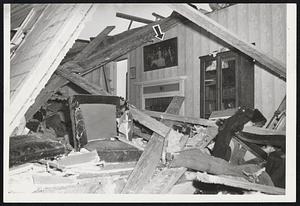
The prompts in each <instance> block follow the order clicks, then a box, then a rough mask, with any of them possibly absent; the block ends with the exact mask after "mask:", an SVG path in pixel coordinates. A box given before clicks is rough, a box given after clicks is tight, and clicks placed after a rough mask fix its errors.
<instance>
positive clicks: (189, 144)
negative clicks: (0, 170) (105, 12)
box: [8, 4, 287, 195]
mask: <svg viewBox="0 0 300 206" xmlns="http://www.w3.org/2000/svg"><path fill="white" fill-rule="evenodd" d="M169 6H170V8H171V9H173V10H174V11H173V12H172V14H171V15H170V16H169V17H162V16H160V15H157V14H155V15H154V16H155V17H156V20H155V21H152V20H147V19H143V18H141V17H134V16H130V15H125V14H120V13H117V14H116V16H117V17H120V16H123V17H124V18H127V19H129V20H130V21H131V22H130V23H129V27H128V30H127V31H124V32H121V33H119V34H115V35H111V34H110V32H111V31H112V30H114V29H115V26H106V27H105V29H104V30H103V31H101V32H100V33H99V34H98V35H96V36H94V37H90V39H89V40H82V39H78V34H79V33H80V31H81V30H82V29H84V24H85V21H87V19H88V16H89V15H90V13H91V11H92V10H93V7H94V5H93V4H85V5H84V6H83V5H80V4H70V5H58V4H52V5H43V4H41V5H14V6H12V7H11V25H12V28H11V38H10V40H11V48H10V55H11V56H10V58H11V59H10V70H11V72H10V89H11V90H10V100H11V103H10V108H9V112H10V115H11V116H10V119H9V124H8V125H9V136H10V138H9V164H8V165H9V178H10V181H11V182H10V185H9V191H10V192H11V193H15V192H24V191H23V190H22V188H19V187H18V184H23V183H24V182H23V183H22V181H27V180H28V178H29V179H30V181H29V183H28V182H27V183H26V184H30V186H31V187H30V188H29V189H28V191H26V192H29V193H30V192H35V193H98V194H99V193H101V194H104V193H106V194H107V193H114V194H167V193H169V194H210V193H211V194H217V193H218V192H220V191H221V192H223V193H230V194H251V192H259V193H265V194H277V195H284V194H285V187H286V185H285V184H286V182H285V178H286V175H285V174H286V172H285V150H286V148H285V147H286V133H285V117H286V114H285V111H286V102H285V100H286V98H285V96H286V91H285V89H286V66H285V64H286V55H285V54H286V52H287V51H286V38H287V37H286V13H287V6H286V5H285V4H233V5H231V4H230V5H227V6H226V7H224V8H222V7H220V8H219V7H218V9H216V10H214V11H212V12H205V11H203V10H201V9H199V10H197V9H195V7H191V6H189V5H185V4H182V5H179V4H178V5H176V4H174V5H169ZM132 21H139V22H143V23H144V24H145V25H144V26H141V27H137V28H133V29H130V26H131V24H132ZM155 27H156V29H155ZM157 28H159V29H160V30H161V32H162V35H161V36H159V34H158V30H157ZM36 39H37V40H39V41H35V40H36ZM122 61H123V63H124V62H125V64H126V65H125V68H127V69H126V70H127V74H126V76H123V77H122V78H123V80H125V83H124V82H123V87H125V88H122V89H123V91H126V94H125V95H123V97H120V95H118V94H119V93H118V89H119V88H118V85H119V76H120V73H119V70H120V67H119V66H120V64H119V63H120V62H122ZM122 67H124V64H123V65H122ZM20 180H22V181H20ZM19 181H20V182H19ZM24 184H25V183H24ZM220 185H222V186H220Z"/></svg>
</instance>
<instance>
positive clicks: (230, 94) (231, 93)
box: [221, 59, 236, 110]
mask: <svg viewBox="0 0 300 206" xmlns="http://www.w3.org/2000/svg"><path fill="white" fill-rule="evenodd" d="M221 62H222V89H223V90H222V110H224V109H229V108H235V107H236V105H235V102H236V101H235V100H236V97H235V94H236V90H235V85H236V82H235V59H223V60H222V61H221Z"/></svg>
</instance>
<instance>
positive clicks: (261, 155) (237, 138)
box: [233, 133, 268, 161]
mask: <svg viewBox="0 0 300 206" xmlns="http://www.w3.org/2000/svg"><path fill="white" fill-rule="evenodd" d="M233 140H234V141H237V142H238V143H239V144H240V145H241V146H242V147H244V148H245V149H247V150H248V151H249V152H251V153H252V154H254V155H255V156H256V157H257V158H259V159H260V160H261V161H266V160H267V157H268V154H267V153H266V152H265V151H263V150H262V149H261V148H260V147H259V146H257V145H256V144H253V143H251V142H245V141H244V140H242V135H241V134H239V133H236V134H235V136H233Z"/></svg>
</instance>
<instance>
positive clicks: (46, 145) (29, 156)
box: [9, 135, 65, 167]
mask: <svg viewBox="0 0 300 206" xmlns="http://www.w3.org/2000/svg"><path fill="white" fill-rule="evenodd" d="M63 153H65V147H64V145H63V144H61V143H59V142H57V141H53V140H50V139H44V138H40V137H37V136H34V135H20V136H12V137H10V140H9V166H10V167H11V166H14V165H19V164H23V163H26V162H31V161H35V160H39V159H42V158H51V157H55V156H58V155H60V154H63Z"/></svg>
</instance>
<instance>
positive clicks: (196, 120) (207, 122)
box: [141, 110, 217, 127]
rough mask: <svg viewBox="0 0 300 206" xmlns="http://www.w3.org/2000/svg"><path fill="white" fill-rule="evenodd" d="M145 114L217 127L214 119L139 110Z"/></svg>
mask: <svg viewBox="0 0 300 206" xmlns="http://www.w3.org/2000/svg"><path fill="white" fill-rule="evenodd" d="M141 111H142V112H144V113H145V114H147V115H149V116H151V117H155V118H161V119H165V120H172V121H178V122H186V123H190V124H197V125H203V126H212V127H217V125H216V124H215V122H214V121H211V120H208V119H202V118H196V117H187V116H180V115H175V114H169V113H163V112H156V111H149V110H141Z"/></svg>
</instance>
